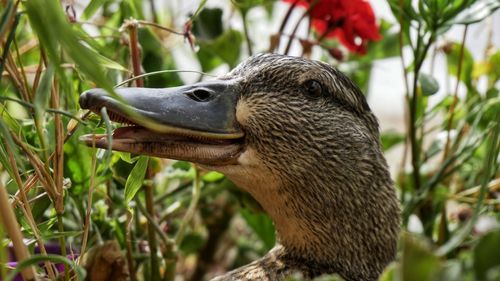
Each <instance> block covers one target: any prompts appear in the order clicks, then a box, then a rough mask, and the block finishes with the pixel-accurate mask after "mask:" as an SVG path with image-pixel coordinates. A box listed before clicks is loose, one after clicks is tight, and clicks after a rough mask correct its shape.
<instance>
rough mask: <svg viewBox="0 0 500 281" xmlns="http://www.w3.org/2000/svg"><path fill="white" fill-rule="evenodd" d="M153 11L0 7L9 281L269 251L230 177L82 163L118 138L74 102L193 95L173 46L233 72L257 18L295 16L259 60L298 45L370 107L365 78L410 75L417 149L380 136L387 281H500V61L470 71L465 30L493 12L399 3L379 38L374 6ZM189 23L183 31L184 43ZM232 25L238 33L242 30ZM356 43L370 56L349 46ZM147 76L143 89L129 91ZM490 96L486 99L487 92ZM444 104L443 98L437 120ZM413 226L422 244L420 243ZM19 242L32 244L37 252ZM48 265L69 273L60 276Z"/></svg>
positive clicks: (218, 263)
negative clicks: (392, 66) (98, 250)
mask: <svg viewBox="0 0 500 281" xmlns="http://www.w3.org/2000/svg"><path fill="white" fill-rule="evenodd" d="M144 2H145V3H143V1H140V0H129V1H121V0H113V1H102V0H91V1H90V3H89V4H88V5H87V6H86V7H80V8H81V10H78V9H77V10H76V11H75V7H73V6H71V5H68V6H64V7H62V6H61V4H60V3H59V2H58V1H56V0H30V1H24V2H21V1H14V0H6V1H3V2H2V3H3V4H2V5H1V9H0V14H1V17H0V39H1V40H0V42H1V43H0V44H1V47H2V48H1V61H0V72H1V74H2V76H1V81H0V115H1V118H0V131H1V135H2V139H1V141H0V189H2V190H6V191H8V194H9V195H10V201H8V202H4V201H2V202H0V206H2V207H3V208H11V209H12V210H14V215H15V219H14V220H12V221H10V222H11V224H9V223H8V222H7V220H6V219H5V217H0V279H2V280H12V279H13V278H19V276H17V277H16V274H17V273H19V272H22V274H23V275H24V276H28V275H29V274H32V272H37V273H39V274H44V275H47V276H48V278H50V279H56V278H57V275H60V274H62V275H63V276H64V278H65V279H66V280H69V279H70V278H71V279H73V280H81V279H83V275H84V274H85V270H84V266H83V264H84V263H83V261H80V260H78V261H74V259H76V257H77V256H78V254H80V256H83V255H84V254H85V253H87V252H88V251H89V249H91V248H92V247H95V246H98V245H102V244H103V242H105V241H109V240H116V241H117V242H118V244H119V245H120V248H121V249H122V250H123V253H124V258H126V260H127V264H128V267H127V268H126V269H124V270H127V272H128V274H129V275H130V279H131V280H174V278H175V276H184V277H185V280H201V279H202V278H203V277H204V276H209V275H213V274H215V273H218V272H220V271H221V270H223V271H225V270H229V269H231V268H234V267H237V266H240V265H243V264H246V263H248V262H250V261H252V260H254V259H256V257H259V256H261V255H263V254H264V253H266V252H267V251H268V250H269V249H270V248H271V247H273V245H274V243H275V232H274V227H273V224H272V222H271V220H270V219H269V217H267V215H265V213H263V211H262V210H261V208H260V206H259V205H258V203H256V202H255V201H254V200H253V199H252V198H251V197H250V196H249V195H248V194H246V193H244V192H242V191H240V190H239V189H238V188H237V187H236V186H235V185H234V184H233V183H231V182H230V181H229V180H227V179H226V178H225V177H224V176H223V175H221V174H218V173H216V172H207V171H201V170H199V169H198V168H197V167H195V166H193V165H191V164H189V163H186V162H182V161H170V160H161V159H156V158H148V157H144V156H135V155H130V154H127V153H120V152H112V151H110V150H98V149H95V148H91V147H90V148H89V147H86V146H84V145H82V144H81V143H80V142H79V140H78V138H79V136H81V135H84V134H89V133H101V134H107V137H109V138H111V137H112V135H111V134H110V132H111V130H112V129H113V126H115V125H113V124H111V123H110V121H109V118H106V116H107V115H106V112H102V114H101V115H102V116H103V117H102V120H101V118H99V117H97V116H96V115H93V114H88V113H87V112H82V111H81V110H80V108H79V105H78V97H79V94H80V93H82V92H83V91H85V90H87V89H90V88H93V87H100V88H105V89H107V90H109V91H110V92H113V86H116V85H120V84H121V83H125V84H126V85H127V86H132V85H134V83H135V85H138V86H140V85H144V86H146V87H171V86H178V85H181V84H183V83H184V82H183V80H182V79H181V76H180V75H179V73H178V72H180V70H178V67H177V66H176V63H175V59H174V55H173V52H174V51H173V49H174V48H173V46H174V45H176V44H177V45H179V44H185V45H186V46H187V47H189V48H190V49H189V50H190V52H191V54H192V56H193V58H195V59H196V60H197V63H198V64H199V68H200V69H201V70H202V71H203V72H211V71H216V70H217V69H218V68H220V67H224V66H226V68H231V67H234V66H235V65H237V64H238V63H239V62H240V61H241V60H242V59H244V58H245V57H247V56H248V55H250V54H252V53H253V51H254V49H255V48H256V45H257V44H254V43H255V42H253V40H252V35H253V34H254V33H255V31H254V30H252V27H253V26H252V23H251V22H249V20H248V15H249V13H250V12H251V11H252V10H257V9H263V10H265V11H266V12H267V13H268V14H269V15H273V12H275V11H274V9H277V8H278V7H279V8H283V7H285V9H288V11H287V13H286V14H285V16H284V18H283V19H282V24H281V27H280V29H279V30H273V32H275V33H274V34H270V35H269V50H257V51H259V52H262V51H275V52H280V53H284V54H288V53H289V52H290V50H291V46H292V43H297V42H298V43H299V44H298V45H299V49H300V50H301V51H302V55H303V56H305V57H310V56H312V54H313V52H312V50H313V49H315V50H317V51H318V52H317V53H319V54H320V59H322V60H324V61H326V62H328V63H331V64H334V65H336V66H338V67H339V68H340V69H341V70H343V71H344V72H346V73H347V74H348V75H349V76H350V77H351V78H352V79H353V80H354V81H356V83H357V84H358V85H360V87H361V88H362V89H363V90H365V92H366V90H367V88H368V86H367V85H368V82H369V79H370V71H367V69H368V70H369V69H370V67H371V66H372V63H373V62H374V61H375V60H378V59H383V58H388V57H399V58H400V59H402V61H403V62H404V66H403V68H404V79H405V88H404V89H401V92H403V93H405V95H406V102H407V104H406V108H407V109H408V110H407V111H408V112H407V120H408V122H407V128H406V132H407V134H405V135H403V134H400V133H397V132H384V133H383V134H382V144H383V148H384V149H385V150H389V149H393V148H394V147H397V146H403V147H404V155H402V156H403V157H402V158H403V161H402V163H403V164H402V166H401V169H400V171H399V172H398V174H397V175H395V177H394V178H395V183H396V187H397V189H398V192H399V198H400V200H401V205H402V209H403V211H402V217H403V222H404V223H403V226H402V228H403V231H402V235H401V243H400V250H399V253H398V259H397V260H396V261H395V262H394V263H393V264H391V265H389V266H388V267H387V269H386V271H385V272H384V274H383V275H382V276H381V279H380V280H387V281H388V280H405V281H407V280H499V278H500V256H499V252H500V251H498V249H499V248H500V229H499V227H498V226H499V221H500V215H499V214H500V213H499V210H500V201H499V198H500V197H499V193H500V188H499V187H500V178H499V176H500V173H499V161H500V159H499V157H498V155H499V149H500V138H499V136H498V134H499V131H500V127H499V124H498V120H499V119H500V118H499V116H498V112H500V99H499V88H498V85H499V79H500V73H499V68H498V65H500V51H498V50H496V49H495V48H494V47H491V48H489V49H488V52H486V54H485V57H484V59H482V60H475V59H474V58H473V56H472V55H471V53H470V52H469V50H467V48H466V47H465V44H464V43H465V41H466V40H468V39H469V37H468V34H467V29H468V28H467V27H468V25H470V24H473V23H477V22H482V21H484V19H485V18H487V17H488V16H489V15H490V14H492V13H493V12H494V11H495V10H496V9H498V8H499V6H500V4H499V2H498V1H496V0H475V1H474V0H424V1H416V2H415V1H407V0H388V3H389V5H390V7H391V9H392V12H393V14H394V16H395V18H396V19H397V23H389V22H388V21H385V20H383V19H378V24H375V22H374V21H371V20H370V22H368V23H367V22H364V21H357V20H356V16H359V15H358V13H361V14H370V15H372V14H373V12H372V10H371V8H370V7H369V5H368V4H367V3H365V2H364V1H353V2H356V3H358V2H359V3H358V4H359V5H358V6H359V7H362V9H363V11H361V12H359V11H357V10H350V12H349V13H348V12H347V10H342V9H343V8H339V9H341V10H340V11H343V12H344V14H341V16H346V15H347V16H349V18H348V20H347V21H343V20H340V19H338V18H336V16H338V15H337V14H335V17H334V16H333V14H332V15H329V14H328V13H333V12H335V11H333V10H327V11H326V12H325V10H322V9H326V8H325V7H327V6H328V5H327V6H325V5H323V4H325V3H327V4H328V3H330V2H331V3H334V2H335V3H337V4H338V3H344V2H345V3H347V2H348V1H340V0H339V1H326V0H325V1H322V0H319V2H320V4H319V5H318V6H314V5H315V4H314V1H305V0H301V1H282V2H286V3H287V5H285V4H283V3H280V4H277V3H275V2H273V1H268V0H234V1H227V2H224V3H225V5H230V6H231V9H229V10H231V11H230V12H229V14H227V12H228V11H229V10H226V9H221V8H220V7H212V6H210V7H206V6H205V5H206V4H207V2H208V3H210V2H211V1H199V5H198V6H196V7H194V8H193V10H192V11H191V14H188V13H186V14H185V15H178V14H172V13H169V12H168V11H157V8H156V7H155V3H154V1H151V2H146V1H144ZM299 2H300V3H299ZM294 3H295V4H294ZM297 3H299V4H297ZM345 3H344V4H345ZM349 3H351V2H349ZM146 4H148V5H146ZM351 4H352V3H351ZM346 5H347V4H346ZM354 6H356V5H354ZM354 6H353V7H354ZM340 7H343V6H340ZM353 7H351V8H352V9H355V8H356V7H354V8H353ZM344 8H345V7H344ZM346 9H347V8H346ZM293 12H295V13H299V14H300V15H302V16H301V17H300V19H299V20H298V22H292V17H291V16H290V15H291V13H293ZM325 14H326V16H325ZM329 16H331V17H329ZM372 16H373V15H372ZM229 18H230V19H229ZM49 19H50V20H49ZM179 20H180V21H183V20H185V24H184V25H180V26H178V24H177V25H176V24H175V23H176V22H179ZM235 20H241V30H240V28H239V27H238V26H239V25H238V24H235V23H234V22H235ZM307 20H311V21H312V23H313V27H314V28H313V29H312V30H311V28H310V29H309V30H308V31H307V32H306V34H305V35H304V34H302V33H300V32H298V27H299V25H300V24H306V21H307ZM325 22H326V24H327V26H328V27H327V28H326V29H325V26H324V24H325ZM322 24H323V25H322ZM343 24H344V25H343ZM346 24H350V25H351V26H350V27H347V26H346ZM367 25H368V26H367ZM457 25H458V26H464V27H465V28H464V33H463V40H462V41H461V42H446V43H445V44H442V43H439V42H440V40H444V38H445V34H446V32H447V31H448V30H450V28H452V27H454V26H457ZM286 27H287V28H289V29H291V30H292V33H287V32H285V28H286ZM363 27H365V28H366V29H363ZM349 28H350V29H349ZM340 31H342V32H340ZM348 32H350V33H348ZM339 34H343V35H339ZM323 35H324V36H323ZM330 35H332V36H330ZM356 36H360V37H362V38H360V39H361V42H362V44H361V45H355V44H354V43H356V42H358V41H359V40H358V41H356V40H355V39H356ZM370 40H376V41H373V42H372V41H370ZM182 42H184V43H182ZM403 48H407V49H409V50H410V51H411V52H410V53H411V57H410V58H408V57H404V59H403V57H402V56H403V54H404V55H405V56H407V55H408V53H406V52H403ZM436 54H442V55H444V56H445V57H446V60H447V67H448V72H449V73H447V74H448V75H447V76H448V79H449V80H450V81H451V82H452V83H453V84H454V87H453V89H449V88H448V87H445V85H440V84H439V82H438V81H437V80H436V79H435V77H437V74H436V73H433V71H429V72H427V71H426V70H424V68H423V65H424V61H425V60H429V59H431V60H432V58H433V57H434V56H436ZM432 63H433V60H432ZM361 70H362V71H361ZM142 72H145V73H149V74H148V75H145V76H143V77H142V78H140V79H131V78H134V77H135V76H137V75H138V74H140V73H142ZM195 74H196V72H195V73H191V74H190V75H192V76H193V77H194V78H195V79H194V80H196V79H202V78H203V75H204V73H198V74H196V76H195ZM198 75H199V77H198ZM135 78H137V77H135ZM480 80H481V81H486V83H485V84H486V89H485V90H483V89H481V88H480V87H479V84H480ZM462 89H463V92H464V93H463V95H461V94H460V93H459V92H460V91H461V90H462ZM438 92H444V97H443V98H442V99H441V100H439V101H438V102H436V103H433V104H431V103H430V102H429V100H430V99H431V98H435V97H436V93H438ZM436 124H437V125H436ZM407 160H408V161H407ZM406 162H408V163H409V165H408V166H406V165H405V164H406ZM5 201H6V200H5ZM456 205H459V207H458V208H456V207H455V208H452V206H456ZM0 213H1V214H2V215H3V214H6V213H7V212H0ZM5 216H7V215H5ZM485 221H486V222H489V225H490V226H493V227H490V228H489V229H488V231H485V230H484V229H483V228H482V227H480V224H481V223H484V222H485ZM415 222H417V224H421V225H422V231H418V230H415V227H414V225H415ZM12 223H13V224H12ZM16 238H25V239H26V240H24V241H26V245H23V244H22V243H21V244H19V243H15V241H16ZM18 241H23V240H21V239H18ZM11 242H12V243H11ZM12 248H15V249H14V250H15V251H16V255H17V254H18V252H17V251H21V252H22V251H24V250H25V251H26V253H27V256H26V257H25V258H24V260H23V261H20V262H19V263H17V264H15V265H14V266H17V267H16V268H15V269H14V268H12V266H13V264H12V263H9V262H11V259H12V258H13V257H11V255H10V253H11V250H12ZM21 248H22V249H21ZM54 249H55V250H54ZM217 249H223V250H219V251H217ZM220 251H227V252H231V253H232V255H223V254H221V253H220ZM75 253H76V254H75ZM228 256H230V257H228ZM52 263H55V264H59V265H61V266H60V267H58V268H60V269H61V272H57V271H56V270H54V268H53V267H51V264H52ZM85 269H86V270H87V274H88V273H89V272H90V271H91V270H93V269H92V268H85ZM30 272H31V273H30ZM26 274H28V275H26ZM290 278H291V279H290V280H301V277H300V276H292V277H290ZM320 280H339V278H338V277H336V276H333V277H328V276H325V277H321V279H320Z"/></svg>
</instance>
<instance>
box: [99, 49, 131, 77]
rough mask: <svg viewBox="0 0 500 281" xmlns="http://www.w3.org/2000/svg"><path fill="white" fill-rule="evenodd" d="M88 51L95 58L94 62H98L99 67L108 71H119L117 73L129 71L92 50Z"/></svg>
mask: <svg viewBox="0 0 500 281" xmlns="http://www.w3.org/2000/svg"><path fill="white" fill-rule="evenodd" d="M89 51H91V52H92V53H93V54H94V56H95V60H96V62H98V63H99V64H100V65H102V66H103V67H104V68H109V69H116V70H119V71H124V72H127V71H129V70H128V69H127V68H126V67H124V66H123V65H121V64H119V63H117V62H115V61H112V60H110V59H108V58H107V57H105V56H102V55H100V54H98V53H97V52H95V51H94V50H91V49H89Z"/></svg>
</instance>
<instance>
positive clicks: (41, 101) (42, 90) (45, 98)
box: [34, 64, 54, 118]
mask: <svg viewBox="0 0 500 281" xmlns="http://www.w3.org/2000/svg"><path fill="white" fill-rule="evenodd" d="M53 75H54V66H53V65H52V64H49V66H48V67H47V69H46V70H45V73H44V74H43V76H42V80H41V81H40V85H39V86H38V88H37V89H36V95H35V101H34V106H35V111H36V113H37V115H38V118H41V117H42V115H43V114H44V112H45V109H46V108H47V106H48V104H49V97H50V88H51V87H52V76H53Z"/></svg>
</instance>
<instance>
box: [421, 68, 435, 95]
mask: <svg viewBox="0 0 500 281" xmlns="http://www.w3.org/2000/svg"><path fill="white" fill-rule="evenodd" d="M418 78H419V79H418V81H419V82H420V87H421V88H422V94H424V96H432V95H434V94H435V93H437V92H438V91H439V83H438V82H437V80H436V79H435V78H434V77H432V76H430V75H429V74H425V73H420V75H419V77H418Z"/></svg>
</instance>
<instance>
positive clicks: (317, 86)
mask: <svg viewBox="0 0 500 281" xmlns="http://www.w3.org/2000/svg"><path fill="white" fill-rule="evenodd" d="M304 86H305V90H306V92H307V94H308V95H310V96H311V97H321V96H322V95H323V87H322V86H321V83H319V82H318V81H316V80H309V81H307V82H305V83H304Z"/></svg>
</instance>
